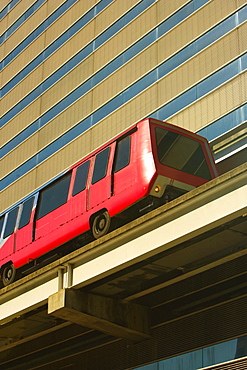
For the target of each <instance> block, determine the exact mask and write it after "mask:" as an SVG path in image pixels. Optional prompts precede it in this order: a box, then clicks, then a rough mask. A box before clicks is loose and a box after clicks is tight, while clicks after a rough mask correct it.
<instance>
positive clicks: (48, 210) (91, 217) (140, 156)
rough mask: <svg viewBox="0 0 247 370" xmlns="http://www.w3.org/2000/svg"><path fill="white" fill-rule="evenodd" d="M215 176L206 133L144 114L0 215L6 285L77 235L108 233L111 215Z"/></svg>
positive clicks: (0, 247) (137, 208)
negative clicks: (29, 266)
mask: <svg viewBox="0 0 247 370" xmlns="http://www.w3.org/2000/svg"><path fill="white" fill-rule="evenodd" d="M216 176H217V170H216V166H215V163H214V159H213V155H212V153H211V150H210V147H209V144H208V142H207V140H206V139H205V138H203V137H201V136H199V135H197V134H194V133H192V132H189V131H187V130H185V129H182V128H180V127H177V126H174V125H172V124H169V123H165V122H162V121H158V120H155V119H152V118H147V119H144V120H143V121H141V122H139V123H137V124H135V125H133V126H132V127H130V128H129V129H128V130H126V131H125V132H124V133H121V134H120V135H118V136H117V137H115V138H113V139H112V140H110V141H109V142H108V143H106V144H105V145H103V146H102V147H100V148H99V149H97V150H96V151H94V152H93V153H91V154H90V155H88V156H87V157H85V158H83V159H82V160H80V161H79V162H78V163H77V164H75V165H74V166H73V167H72V168H70V169H69V170H67V171H66V172H65V173H64V174H63V175H61V176H60V177H59V178H58V179H56V180H54V181H53V182H51V183H49V184H48V185H47V186H45V187H44V188H42V189H41V190H40V191H38V192H37V193H36V194H34V195H32V196H31V197H29V198H27V199H25V200H24V201H23V202H21V203H20V204H18V206H16V207H14V208H12V209H11V210H10V211H8V212H6V213H5V214H3V215H2V216H1V217H0V235H1V236H0V266H1V280H2V283H3V285H4V286H7V285H8V284H10V283H11V282H13V281H14V279H15V278H16V270H17V269H19V268H21V267H23V266H24V265H25V266H26V265H28V264H29V263H30V262H31V261H35V260H36V259H37V258H39V257H41V256H43V255H45V254H47V253H48V252H50V251H52V250H54V249H55V248H57V247H59V246H61V245H63V244H64V243H67V242H69V241H70V240H72V239H74V238H76V237H77V236H78V235H81V234H83V233H85V232H87V231H90V232H91V233H92V235H93V237H94V238H96V239H97V238H99V237H101V236H103V235H104V234H106V233H107V232H108V231H109V227H110V224H111V220H112V218H113V217H114V218H118V217H120V218H121V217H123V216H126V215H127V217H128V212H129V211H130V212H131V214H133V213H135V212H138V211H140V210H143V209H146V208H148V207H150V206H151V205H153V204H162V203H164V202H165V199H167V197H169V196H170V199H173V198H175V197H176V196H178V195H180V194H182V193H184V192H187V191H189V190H191V189H193V188H195V187H197V186H200V185H202V184H204V183H205V182H207V181H209V180H211V179H213V178H215V177H216Z"/></svg>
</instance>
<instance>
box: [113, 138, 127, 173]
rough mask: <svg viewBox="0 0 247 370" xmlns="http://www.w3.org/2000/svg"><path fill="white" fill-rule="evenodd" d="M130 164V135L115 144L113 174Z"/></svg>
mask: <svg viewBox="0 0 247 370" xmlns="http://www.w3.org/2000/svg"><path fill="white" fill-rule="evenodd" d="M129 162H130V135H129V136H127V137H125V138H124V139H122V140H119V141H118V142H117V146H116V154H115V162H114V168H113V172H114V173H115V172H118V171H120V170H121V169H122V168H124V167H126V166H128V164H129Z"/></svg>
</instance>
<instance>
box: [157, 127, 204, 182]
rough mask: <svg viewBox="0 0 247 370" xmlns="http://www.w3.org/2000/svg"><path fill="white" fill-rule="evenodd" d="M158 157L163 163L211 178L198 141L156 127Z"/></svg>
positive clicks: (195, 174)
mask: <svg viewBox="0 0 247 370" xmlns="http://www.w3.org/2000/svg"><path fill="white" fill-rule="evenodd" d="M155 134H156V143H157V151H158V158H159V161H160V163H161V164H163V165H165V166H168V167H172V168H175V169H177V170H180V171H183V172H186V173H189V174H191V175H194V176H198V177H202V178H204V179H207V180H210V179H211V175H210V171H209V168H208V165H207V162H206V159H205V156H204V153H203V150H202V147H201V144H200V143H199V142H198V141H195V140H193V139H192V138H189V137H186V136H183V135H180V134H179V133H176V132H173V131H168V130H166V129H164V128H161V127H156V128H155Z"/></svg>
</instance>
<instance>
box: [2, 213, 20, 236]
mask: <svg viewBox="0 0 247 370" xmlns="http://www.w3.org/2000/svg"><path fill="white" fill-rule="evenodd" d="M18 209H19V207H16V208H14V209H12V211H10V212H9V213H8V218H7V222H6V226H5V230H4V233H3V237H4V238H7V236H9V235H11V234H12V233H13V232H14V230H15V224H16V218H17V213H18Z"/></svg>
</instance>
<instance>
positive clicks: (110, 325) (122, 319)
mask: <svg viewBox="0 0 247 370" xmlns="http://www.w3.org/2000/svg"><path fill="white" fill-rule="evenodd" d="M48 314H51V315H53V316H56V317H59V318H61V319H63V320H67V321H71V322H73V323H76V324H79V325H82V326H85V327H87V328H91V329H95V330H99V331H101V332H103V333H106V334H108V335H113V336H115V337H120V338H124V339H128V340H131V341H140V340H143V339H147V338H150V334H149V318H148V316H149V315H148V309H147V308H146V307H144V306H141V305H137V304H135V303H132V302H124V301H117V300H115V299H112V298H106V297H101V296H97V295H93V294H88V293H84V292H80V291H79V290H75V289H60V290H59V291H58V292H57V293H55V294H53V295H51V296H50V297H49V298H48Z"/></svg>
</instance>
